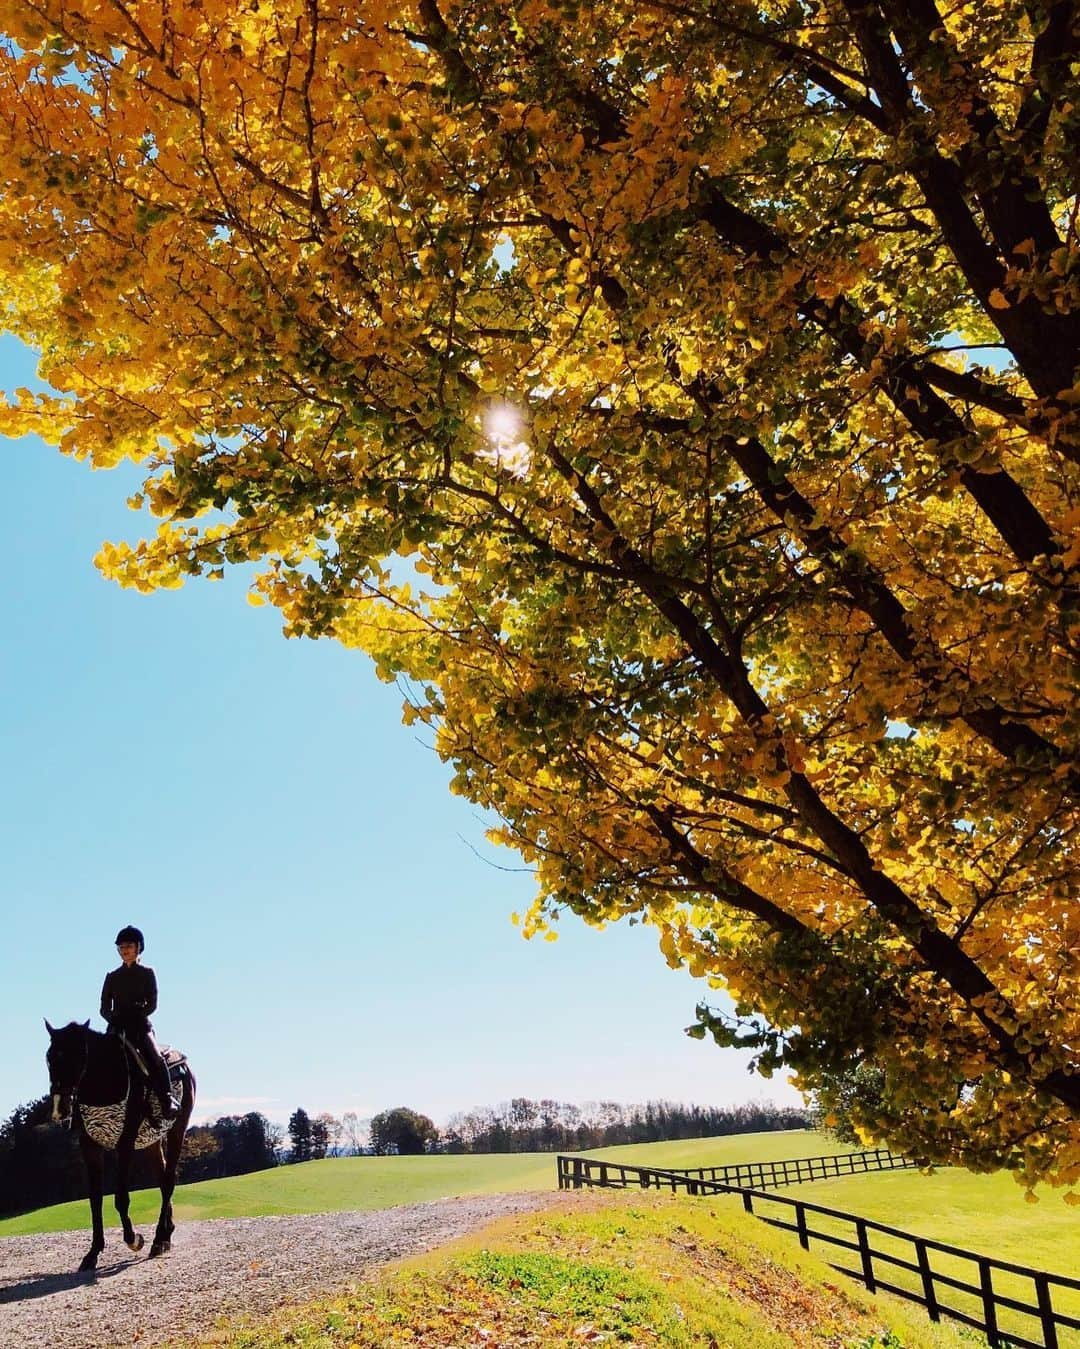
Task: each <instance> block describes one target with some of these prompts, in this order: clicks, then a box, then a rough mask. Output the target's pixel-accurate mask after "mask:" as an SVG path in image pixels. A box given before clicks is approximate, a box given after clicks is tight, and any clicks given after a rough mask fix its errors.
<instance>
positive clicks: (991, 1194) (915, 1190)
mask: <svg viewBox="0 0 1080 1349" xmlns="http://www.w3.org/2000/svg"><path fill="white" fill-rule="evenodd" d="M778 1193H784V1194H787V1195H790V1196H792V1197H793V1198H799V1199H806V1200H808V1201H809V1202H810V1203H813V1204H820V1205H822V1207H824V1208H832V1209H839V1210H840V1211H842V1212H844V1213H856V1214H858V1215H859V1216H860V1217H863V1218H873V1219H874V1220H875V1221H876V1222H880V1223H885V1224H886V1225H887V1226H889V1227H896V1228H899V1229H900V1230H901V1231H904V1232H911V1233H915V1234H917V1235H918V1236H923V1237H933V1238H934V1239H935V1240H937V1241H943V1242H946V1243H947V1244H949V1245H952V1246H958V1247H960V1248H961V1249H962V1250H965V1251H973V1252H975V1253H976V1254H982V1255H988V1256H992V1257H994V1258H995V1259H997V1260H1005V1261H1011V1262H1012V1263H1014V1264H1017V1265H1024V1266H1027V1267H1028V1268H1031V1269H1042V1270H1046V1271H1048V1272H1049V1273H1053V1274H1063V1275H1065V1276H1066V1277H1067V1278H1072V1279H1075V1278H1077V1277H1078V1271H1080V1210H1077V1209H1076V1208H1071V1207H1070V1206H1069V1205H1068V1204H1065V1203H1064V1202H1063V1201H1062V1197H1061V1191H1055V1190H1044V1191H1042V1195H1041V1199H1040V1201H1039V1203H1037V1204H1031V1203H1028V1202H1027V1201H1026V1200H1025V1198H1024V1192H1023V1190H1022V1189H1021V1188H1020V1186H1019V1185H1017V1183H1016V1182H1015V1180H1013V1179H1012V1177H1011V1176H1010V1175H1007V1174H1004V1173H998V1174H996V1175H985V1176H984V1175H973V1174H972V1173H971V1172H968V1171H960V1170H956V1169H954V1168H951V1167H948V1168H942V1169H941V1170H938V1171H935V1172H933V1173H932V1174H931V1175H923V1174H922V1173H921V1172H919V1171H892V1172H886V1173H884V1174H878V1175H873V1174H870V1175H866V1176H851V1177H845V1178H843V1179H841V1180H822V1181H814V1182H812V1183H811V1184H807V1185H792V1186H789V1187H788V1188H787V1189H786V1190H784V1191H778ZM761 1207H762V1209H763V1211H764V1212H766V1213H769V1214H770V1215H773V1214H774V1213H777V1212H778V1211H777V1210H775V1209H774V1206H772V1205H768V1204H766V1205H762V1206H761ZM785 1216H787V1215H785ZM810 1225H811V1227H813V1228H817V1229H818V1230H819V1231H823V1232H835V1233H836V1234H837V1235H843V1236H846V1237H849V1238H850V1236H851V1228H850V1226H849V1225H847V1226H846V1225H843V1224H839V1223H835V1222H834V1221H832V1220H830V1219H827V1218H823V1217H820V1216H816V1215H810ZM793 1239H794V1238H793ZM873 1245H874V1247H875V1249H879V1250H884V1251H885V1252H886V1253H888V1254H894V1255H896V1256H899V1257H902V1258H907V1259H911V1247H910V1246H905V1245H904V1244H902V1243H897V1242H892V1241H890V1239H889V1238H888V1237H884V1236H881V1235H877V1236H875V1237H874V1238H873ZM813 1249H815V1250H817V1251H819V1252H820V1253H821V1254H822V1255H823V1256H824V1257H825V1258H826V1259H830V1258H831V1259H836V1260H839V1259H840V1257H841V1256H842V1255H846V1254H847V1253H846V1252H840V1251H836V1248H832V1250H833V1251H834V1254H833V1255H831V1256H830V1254H829V1251H830V1247H828V1246H827V1245H825V1244H824V1243H813ZM931 1263H932V1268H933V1269H934V1271H935V1272H940V1273H943V1274H948V1275H952V1276H953V1277H955V1278H960V1279H963V1280H964V1281H965V1282H968V1283H971V1282H977V1281H978V1279H977V1274H976V1272H975V1270H974V1268H973V1266H972V1265H971V1264H970V1263H968V1262H966V1261H954V1260H952V1259H950V1258H949V1257H948V1256H946V1255H943V1254H941V1253H935V1254H933V1255H932V1256H931ZM894 1279H895V1282H897V1283H899V1284H901V1286H905V1287H913V1288H915V1287H918V1282H917V1276H916V1275H914V1274H908V1273H906V1272H905V1271H902V1270H899V1269H897V1270H896V1271H895V1275H894ZM994 1288H995V1290H996V1291H998V1292H1002V1293H1005V1294H1006V1295H1011V1296H1013V1297H1016V1298H1017V1299H1019V1300H1021V1301H1023V1302H1027V1303H1031V1302H1034V1300H1035V1297H1034V1288H1033V1285H1032V1282H1031V1280H1029V1279H1021V1278H1019V1277H1013V1276H1010V1275H1007V1274H998V1275H995V1278H994ZM941 1296H942V1298H943V1300H944V1301H945V1302H946V1303H947V1304H948V1305H950V1306H952V1307H956V1308H957V1309H959V1310H961V1311H967V1312H969V1313H970V1314H972V1315H974V1314H977V1311H978V1299H977V1298H975V1297H971V1296H968V1295H965V1294H963V1293H960V1292H958V1291H955V1290H945V1289H943V1290H942V1293H941ZM1054 1306H1055V1309H1057V1310H1060V1311H1065V1312H1067V1313H1068V1314H1069V1315H1071V1316H1075V1317H1080V1291H1078V1292H1059V1293H1056V1294H1055V1299H1054ZM1001 1317H1002V1319H1001V1326H1002V1329H1003V1330H1006V1331H1007V1330H1008V1329H1010V1327H1011V1328H1012V1329H1014V1330H1015V1331H1016V1332H1018V1333H1019V1334H1022V1335H1028V1336H1030V1337H1031V1338H1036V1336H1035V1335H1034V1334H1033V1327H1032V1322H1031V1320H1030V1319H1029V1318H1026V1317H1019V1316H1013V1314H1012V1313H1010V1312H1007V1311H1006V1312H1003V1313H1002V1314H1001ZM1061 1344H1062V1345H1066V1344H1069V1345H1078V1344H1080V1333H1078V1332H1075V1331H1071V1332H1070V1331H1062V1332H1061Z"/></svg>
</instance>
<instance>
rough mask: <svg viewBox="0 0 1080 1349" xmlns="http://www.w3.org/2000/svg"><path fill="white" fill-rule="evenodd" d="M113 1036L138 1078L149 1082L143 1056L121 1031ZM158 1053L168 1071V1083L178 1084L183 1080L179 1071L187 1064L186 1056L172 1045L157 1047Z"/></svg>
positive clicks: (148, 1074)
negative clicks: (122, 1047) (124, 1052)
mask: <svg viewBox="0 0 1080 1349" xmlns="http://www.w3.org/2000/svg"><path fill="white" fill-rule="evenodd" d="M115 1034H116V1036H117V1038H118V1039H119V1040H120V1042H121V1043H122V1044H123V1046H124V1048H125V1049H126V1050H127V1055H128V1058H129V1059H130V1060H131V1062H132V1064H134V1066H135V1070H136V1072H137V1073H138V1074H139V1076H140V1077H143V1078H145V1079H146V1081H148V1082H149V1081H150V1073H149V1071H148V1070H147V1067H146V1062H145V1060H144V1059H143V1056H142V1055H141V1054H140V1053H139V1051H138V1050H137V1049H136V1048H135V1046H134V1045H133V1044H132V1043H131V1041H130V1040H129V1039H128V1038H127V1036H126V1035H125V1034H124V1032H123V1031H116V1032H115ZM158 1053H159V1054H160V1055H161V1057H162V1059H163V1060H164V1062H165V1067H166V1068H168V1070H169V1081H170V1083H171V1082H179V1081H180V1080H181V1079H182V1078H183V1072H182V1071H181V1070H182V1068H183V1066H184V1064H185V1063H187V1055H186V1054H185V1053H183V1051H182V1050H179V1049H176V1048H175V1047H174V1046H173V1045H158Z"/></svg>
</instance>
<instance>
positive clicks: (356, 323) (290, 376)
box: [0, 0, 1080, 1185]
mask: <svg viewBox="0 0 1080 1349" xmlns="http://www.w3.org/2000/svg"><path fill="white" fill-rule="evenodd" d="M4 15H5V27H6V31H7V35H8V36H7V40H6V42H5V43H4V45H3V49H2V52H0V108H2V113H0V126H2V129H0V171H2V174H3V197H4V201H3V206H2V208H0V271H2V281H0V286H2V288H3V304H4V313H5V322H6V324H7V326H8V327H9V328H10V329H12V330H14V331H15V332H17V333H19V334H20V335H21V336H22V337H23V338H25V339H26V340H27V341H29V342H30V343H32V344H34V345H35V346H36V347H37V348H38V349H40V351H41V352H42V353H43V361H42V367H41V368H42V373H43V374H44V375H45V376H46V377H47V378H48V380H49V381H50V382H51V384H52V386H53V387H54V388H55V390H56V391H57V392H56V394H55V395H54V396H48V397H40V396H36V395H32V394H29V393H23V394H22V395H20V396H17V397H16V398H15V399H13V400H12V402H11V403H10V406H8V407H7V408H6V409H5V410H4V412H3V414H2V416H3V427H4V429H6V430H7V431H8V432H9V433H12V434H15V433H18V432H21V431H25V430H29V429H33V430H36V431H38V432H39V433H41V434H42V435H44V436H45V437H46V438H47V439H51V440H53V441H55V442H56V443H58V444H59V446H60V448H61V449H62V450H64V451H65V452H68V453H71V454H74V455H77V456H79V457H81V458H84V459H86V460H88V461H89V462H90V463H92V464H94V465H96V466H99V467H108V466H110V465H114V464H116V463H117V462H118V461H119V460H121V459H122V458H124V457H129V458H132V459H135V460H138V461H140V462H141V463H142V464H143V465H144V467H145V470H146V484H145V487H144V489H143V491H142V493H141V494H140V495H139V496H138V497H137V498H136V499H135V501H134V502H133V504H134V505H135V506H136V507H143V508H146V509H148V510H149V511H150V512H152V513H153V514H154V515H155V516H156V517H158V519H159V521H160V523H159V524H158V525H157V527H156V533H154V534H153V535H152V537H150V538H148V539H146V540H144V541H143V542H141V543H138V544H137V545H135V546H132V545H128V544H123V543H112V544H107V545H105V547H104V548H103V550H102V553H101V555H100V558H99V562H100V565H101V567H102V569H103V570H104V572H105V573H106V574H107V575H109V576H112V577H114V578H115V579H117V580H119V581H121V582H122V583H124V584H129V585H135V586H137V587H139V588H140V589H148V588H153V587H159V586H173V585H177V584H180V583H181V582H182V580H183V579H184V578H185V577H186V576H189V575H199V574H203V575H208V576H215V575H220V574H221V572H222V569H223V568H224V566H225V565H226V564H228V563H230V562H243V561H248V560H252V559H254V560H256V561H257V562H258V563H260V564H261V565H260V567H259V575H258V580H257V581H256V582H255V596H254V597H255V598H256V599H263V600H267V601H269V602H271V603H273V604H275V605H277V606H278V608H279V609H280V610H281V612H282V614H283V615H284V620H285V624H286V628H287V631H288V632H289V633H291V634H306V635H312V636H321V635H326V636H332V637H336V638H337V639H338V640H339V641H341V642H344V643H346V644H347V645H352V646H358V647H362V648H363V649H365V650H367V651H368V652H370V654H371V655H372V656H373V658H374V659H375V661H376V664H377V667H378V669H379V671H380V673H381V674H382V675H384V676H385V677H389V678H397V677H404V678H405V679H406V680H407V681H408V687H409V690H410V700H409V703H408V704H407V707H406V715H407V717H408V718H409V719H415V720H418V721H420V722H423V723H427V724H428V725H429V726H430V727H431V728H432V734H433V736H434V739H435V743H436V746H437V749H438V751H439V753H440V754H441V755H443V756H444V758H445V759H446V760H447V761H449V762H450V763H452V765H453V770H454V778H453V787H454V790H455V791H458V792H460V793H462V794H464V795H466V796H467V797H469V798H470V799H471V800H473V801H475V802H477V803H480V804H481V805H483V806H485V807H489V808H491V809H492V810H493V811H495V812H497V813H498V815H499V816H500V817H501V819H502V821H503V824H502V826H501V828H500V829H498V830H497V831H496V832H497V833H498V835H499V836H500V837H501V838H502V839H504V840H505V841H506V842H507V843H508V844H510V845H511V846H513V847H515V848H517V849H518V850H519V851H520V852H521V854H522V855H523V856H524V857H525V858H526V859H527V860H528V862H529V863H530V864H532V865H534V866H535V869H536V876H537V883H538V894H539V897H538V899H537V903H536V906H535V908H534V909H533V911H532V912H531V913H530V914H529V915H527V916H526V918H525V926H526V928H527V929H529V930H534V929H536V928H538V927H542V926H543V925H545V924H546V923H550V921H551V920H552V919H553V917H554V916H556V915H557V914H558V913H559V912H560V911H561V910H564V909H570V910H573V911H575V912H576V913H578V914H580V915H581V916H582V917H583V918H585V919H586V920H587V921H589V922H596V923H601V922H604V921H607V920H610V919H617V918H622V917H627V916H631V917H638V918H644V919H646V920H647V921H649V922H651V923H653V924H655V925H656V927H657V928H658V931H659V937H660V944H661V947H662V949H663V952H664V954H665V956H666V957H667V959H668V961H669V962H670V963H671V964H673V965H680V964H682V965H686V966H687V967H688V968H689V969H690V970H691V971H692V972H693V973H694V974H697V975H700V976H702V977H703V978H706V979H708V980H710V981H712V982H713V983H714V984H715V985H717V986H720V985H723V986H726V987H727V988H728V989H730V990H731V992H732V993H733V994H734V996H735V998H736V999H737V1001H738V1003H739V1006H740V1013H741V1015H742V1017H743V1018H744V1024H743V1025H732V1024H731V1023H730V1022H727V1021H725V1020H723V1019H722V1018H718V1017H716V1016H714V1015H713V1014H712V1013H710V1012H708V1011H707V1010H703V1013H702V1018H701V1021H700V1024H699V1027H698V1031H699V1033H707V1032H708V1031H709V1030H712V1031H713V1032H714V1033H715V1034H716V1035H717V1037H718V1038H719V1039H720V1040H721V1041H731V1040H737V1041H739V1042H744V1043H751V1044H754V1045H756V1047H757V1048H758V1051H759V1055H760V1061H761V1066H762V1068H763V1069H764V1070H765V1071H770V1070H772V1069H775V1068H779V1067H781V1066H785V1067H787V1068H789V1069H793V1070H794V1071H795V1072H796V1073H797V1074H798V1078H799V1080H800V1081H801V1083H802V1084H803V1085H804V1086H806V1087H808V1088H814V1087H815V1086H818V1085H820V1084H821V1083H822V1082H825V1081H827V1080H828V1079H829V1075H830V1074H834V1073H836V1072H838V1071H842V1070H846V1069H847V1068H849V1067H850V1065H851V1064H852V1062H856V1061H860V1060H868V1061H873V1062H875V1063H876V1064H878V1065H879V1066H880V1067H881V1069H882V1070H883V1072H884V1074H885V1080H886V1091H885V1094H884V1103H883V1104H882V1105H881V1107H880V1109H878V1110H877V1113H876V1114H875V1116H874V1118H873V1119H867V1120H866V1121H864V1123H865V1125H866V1126H867V1127H868V1128H870V1129H873V1130H875V1131H876V1133H877V1135H878V1136H879V1137H882V1136H884V1137H887V1138H888V1139H889V1140H890V1141H891V1142H892V1143H893V1144H894V1145H896V1146H900V1147H906V1148H909V1149H912V1150H914V1151H915V1152H917V1153H918V1154H919V1155H922V1156H925V1157H934V1158H941V1159H950V1160H956V1161H961V1162H964V1163H966V1164H968V1165H972V1166H976V1167H990V1166H997V1165H1001V1164H1005V1165H1008V1166H1010V1167H1012V1168H1014V1169H1015V1170H1017V1171H1018V1172H1019V1173H1020V1174H1021V1175H1022V1177H1024V1178H1026V1179H1027V1180H1029V1181H1032V1180H1035V1179H1038V1178H1040V1177H1045V1178H1048V1179H1051V1180H1053V1181H1055V1182H1057V1183H1062V1184H1070V1185H1071V1184H1075V1183H1076V1182H1077V1181H1080V956H1078V954H1077V952H1078V949H1080V908H1078V905H1077V795H1078V791H1080V765H1078V762H1077V746H1078V743H1080V710H1078V703H1077V698H1076V691H1077V657H1078V654H1080V652H1078V641H1080V617H1078V609H1077V602H1078V589H1077V587H1078V580H1080V577H1078V563H1080V542H1078V537H1077V536H1078V526H1080V478H1078V470H1077V465H1078V462H1080V428H1078V413H1077V406H1078V402H1080V385H1078V384H1077V383H1076V382H1075V381H1076V374H1077V371H1076V363H1077V352H1078V346H1080V242H1078V231H1077V196H1076V193H1077V182H1076V173H1077V159H1076V155H1075V149H1076V145H1077V143H1078V141H1080V90H1078V88H1077V84H1078V81H1077V77H1076V73H1075V72H1076V70H1077V68H1078V61H1080V34H1078V31H1077V15H1076V8H1075V6H1074V5H1073V4H1071V3H1067V2H1066V0H1026V2H1023V3H1022V2H1021V0H980V3H978V4H974V3H959V4H954V5H949V6H945V5H938V4H937V3H936V2H935V0H794V2H793V3H787V2H785V3H773V0H763V2H762V3H760V4H750V3H742V2H741V0H720V3H717V4H712V5H707V4H704V3H699V0H686V2H685V3H683V0H670V2H669V3H664V2H663V0H658V2H657V3H649V2H648V0H603V2H602V3H595V4H591V5H585V4H579V3H578V0H562V2H561V3H558V2H557V0H405V3H394V4H386V3H384V0H355V2H354V3H350V4H344V3H341V0H274V3H267V2H266V0H251V3H246V4H243V5H237V4H235V3H234V2H233V0H184V2H183V3H181V0H153V3H150V2H149V0H126V3H121V0H77V2H76V0H32V2H31V0H7V3H6V4H5V6H4ZM755 1014H757V1015H759V1016H764V1018H766V1019H767V1021H766V1022H762V1021H758V1020H756V1019H755Z"/></svg>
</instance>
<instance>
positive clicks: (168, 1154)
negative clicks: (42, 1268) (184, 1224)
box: [45, 1021, 195, 1270]
mask: <svg viewBox="0 0 1080 1349" xmlns="http://www.w3.org/2000/svg"><path fill="white" fill-rule="evenodd" d="M45 1026H46V1029H47V1030H48V1032H49V1041H50V1043H49V1050H48V1053H47V1054H46V1056H45V1057H46V1062H47V1063H48V1065H49V1091H50V1092H51V1094H52V1102H53V1119H54V1120H59V1121H61V1122H62V1123H64V1124H71V1123H72V1122H73V1121H74V1123H75V1127H76V1129H77V1130H78V1135H79V1146H80V1147H81V1149H82V1155H83V1162H84V1163H85V1165H86V1179H87V1184H88V1186H89V1189H90V1214H91V1218H92V1219H93V1225H94V1236H93V1240H92V1241H91V1243H90V1249H89V1250H88V1251H87V1252H86V1254H85V1255H84V1256H83V1259H82V1263H81V1264H80V1265H79V1268H80V1269H81V1270H87V1269H94V1268H96V1266H97V1261H98V1256H99V1255H100V1254H101V1252H102V1251H103V1250H104V1249H105V1230H104V1227H103V1226H102V1220H101V1199H102V1194H103V1192H104V1189H105V1153H106V1151H115V1152H116V1211H117V1213H118V1214H119V1215H120V1225H121V1227H122V1228H123V1230H124V1241H125V1242H126V1243H127V1245H128V1246H129V1248H130V1249H131V1250H133V1251H141V1250H142V1248H143V1244H144V1243H143V1239H142V1237H141V1236H140V1235H139V1233H137V1232H136V1231H135V1229H134V1227H133V1226H132V1225H131V1219H130V1217H129V1216H128V1208H129V1205H130V1199H131V1195H130V1191H129V1189H128V1185H129V1183H130V1176H131V1163H132V1159H133V1157H134V1155H135V1151H136V1149H137V1148H151V1149H152V1153H151V1156H152V1158H153V1160H154V1162H155V1169H156V1171H157V1181H158V1186H159V1187H160V1189H161V1213H160V1214H159V1215H158V1223H157V1230H156V1231H155V1233H154V1241H153V1244H152V1245H151V1247H150V1254H151V1256H155V1255H162V1254H163V1253H164V1252H165V1251H167V1250H169V1248H170V1245H171V1242H172V1234H173V1230H174V1229H173V1220H172V1196H173V1190H174V1189H175V1188H176V1172H177V1168H178V1167H179V1165H180V1149H181V1148H182V1147H183V1146H184V1135H185V1133H186V1132H187V1127H188V1122H189V1121H190V1119H191V1112H192V1110H193V1109H194V1107H195V1076H194V1074H193V1073H192V1071H191V1068H190V1067H189V1065H188V1064H187V1062H186V1060H184V1061H182V1062H181V1063H180V1064H179V1065H178V1068H177V1071H176V1075H177V1078H178V1079H179V1085H180V1087H181V1100H180V1110H179V1112H178V1114H177V1116H176V1118H175V1119H174V1120H162V1119H161V1117H160V1110H159V1108H157V1107H156V1101H155V1097H154V1093H153V1091H152V1090H151V1088H150V1084H149V1082H148V1081H147V1080H146V1079H145V1077H144V1076H143V1074H142V1073H140V1072H139V1070H138V1069H137V1068H136V1067H135V1065H134V1064H133V1062H132V1059H131V1055H130V1053H129V1051H128V1050H127V1048H126V1047H125V1045H124V1042H123V1041H122V1040H121V1039H120V1038H119V1036H116V1035H101V1034H100V1033H99V1032H98V1031H94V1030H91V1029H90V1023H89V1021H84V1022H78V1021H72V1022H71V1024H70V1025H67V1026H64V1027H63V1028H62V1029H61V1030H54V1029H53V1027H52V1026H50V1025H49V1023H48V1022H47V1021H46V1022H45Z"/></svg>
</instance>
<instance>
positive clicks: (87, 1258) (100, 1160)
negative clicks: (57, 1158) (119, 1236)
mask: <svg viewBox="0 0 1080 1349" xmlns="http://www.w3.org/2000/svg"><path fill="white" fill-rule="evenodd" d="M79 1146H80V1148H81V1149H82V1155H83V1165H84V1166H85V1167H86V1187H87V1191H88V1193H89V1199H90V1222H91V1224H92V1226H93V1237H92V1238H91V1241H90V1249H89V1250H88V1251H87V1252H86V1254H85V1255H84V1256H83V1258H82V1262H81V1263H80V1265H79V1269H80V1270H82V1271H86V1270H89V1269H96V1268H97V1262H98V1256H99V1255H100V1254H101V1252H102V1251H103V1250H104V1249H105V1225H104V1223H103V1222H102V1220H101V1197H102V1195H103V1194H104V1192H105V1151H104V1149H103V1148H100V1147H99V1146H98V1145H97V1144H96V1143H95V1142H93V1140H92V1139H90V1138H87V1136H86V1134H83V1135H82V1136H81V1138H80V1139H79Z"/></svg>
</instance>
